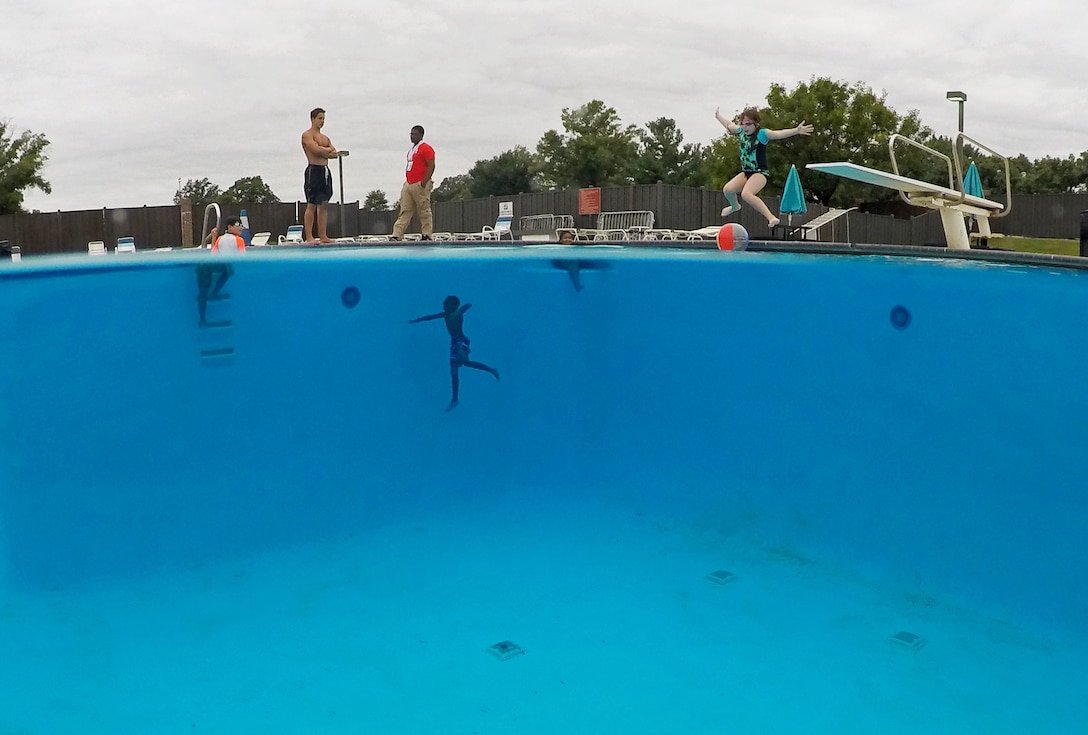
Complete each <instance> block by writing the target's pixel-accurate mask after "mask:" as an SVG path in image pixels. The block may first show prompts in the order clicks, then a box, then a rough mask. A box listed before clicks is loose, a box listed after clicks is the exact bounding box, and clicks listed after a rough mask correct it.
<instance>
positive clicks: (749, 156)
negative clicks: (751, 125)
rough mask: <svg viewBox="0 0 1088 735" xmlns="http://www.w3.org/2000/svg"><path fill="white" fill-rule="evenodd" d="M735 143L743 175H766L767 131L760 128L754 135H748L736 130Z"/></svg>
mask: <svg viewBox="0 0 1088 735" xmlns="http://www.w3.org/2000/svg"><path fill="white" fill-rule="evenodd" d="M737 142H738V143H739V144H740V167H741V170H742V171H743V172H744V175H745V176H746V177H747V176H751V175H752V174H763V175H764V176H766V175H767V170H768V169H767V131H766V130H764V129H763V128H760V129H759V130H757V131H756V134H755V135H748V134H747V133H745V132H744V131H743V130H739V129H738V130H737Z"/></svg>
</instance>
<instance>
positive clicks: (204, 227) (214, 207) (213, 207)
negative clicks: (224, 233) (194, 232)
mask: <svg viewBox="0 0 1088 735" xmlns="http://www.w3.org/2000/svg"><path fill="white" fill-rule="evenodd" d="M213 211H214V212H215V220H214V221H213V222H212V226H211V227H208V212H213ZM222 218H223V213H222V212H221V211H220V210H219V205H218V204H216V203H215V202H212V203H211V204H209V205H208V206H206V207H204V222H203V223H202V224H201V226H200V244H199V245H197V247H201V248H202V247H204V238H205V237H207V236H208V233H210V232H211V231H212V228H215V229H216V230H218V229H219V223H220V221H221V220H222ZM211 246H212V244H211V243H208V247H211Z"/></svg>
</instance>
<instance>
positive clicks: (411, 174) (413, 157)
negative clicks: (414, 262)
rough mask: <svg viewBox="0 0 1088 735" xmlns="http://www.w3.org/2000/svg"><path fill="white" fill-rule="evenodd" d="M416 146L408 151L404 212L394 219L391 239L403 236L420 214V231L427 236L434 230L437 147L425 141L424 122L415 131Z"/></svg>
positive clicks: (413, 136)
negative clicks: (432, 214) (433, 202)
mask: <svg viewBox="0 0 1088 735" xmlns="http://www.w3.org/2000/svg"><path fill="white" fill-rule="evenodd" d="M410 137H411V139H412V150H410V151H408V166H407V168H406V170H405V174H404V179H405V181H404V186H402V187H401V190H400V216H399V217H397V221H396V222H395V223H393V236H392V237H391V238H390V239H391V240H400V239H401V238H403V237H404V231H405V230H407V229H408V225H409V223H411V221H412V215H416V216H417V217H419V231H420V232H422V233H423V239H424V240H430V239H431V234H432V233H434V222H433V220H432V218H431V189H432V188H434V180H433V176H434V148H431V146H429V145H428V144H427V143H424V142H423V126H422V125H416V126H415V127H413V128H412V133H411V136H410Z"/></svg>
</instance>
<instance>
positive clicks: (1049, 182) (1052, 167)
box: [1016, 151, 1088, 194]
mask: <svg viewBox="0 0 1088 735" xmlns="http://www.w3.org/2000/svg"><path fill="white" fill-rule="evenodd" d="M1018 179H1019V180H1018V182H1017V184H1018V186H1017V188H1016V192H1017V193H1018V194H1067V193H1083V192H1084V191H1085V190H1086V186H1088V151H1085V152H1084V153H1082V154H1080V156H1072V155H1070V156H1069V157H1067V158H1051V157H1050V156H1047V157H1046V158H1040V159H1038V160H1036V161H1035V162H1034V163H1032V164H1031V166H1030V167H1028V168H1027V169H1026V170H1024V171H1023V172H1021V173H1020V175H1019V177H1018Z"/></svg>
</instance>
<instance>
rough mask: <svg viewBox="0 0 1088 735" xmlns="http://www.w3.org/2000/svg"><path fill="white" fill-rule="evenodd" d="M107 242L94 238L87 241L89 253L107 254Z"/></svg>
mask: <svg viewBox="0 0 1088 735" xmlns="http://www.w3.org/2000/svg"><path fill="white" fill-rule="evenodd" d="M105 254H106V243H104V242H102V241H101V240H92V241H91V242H89V243H87V255H105Z"/></svg>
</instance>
